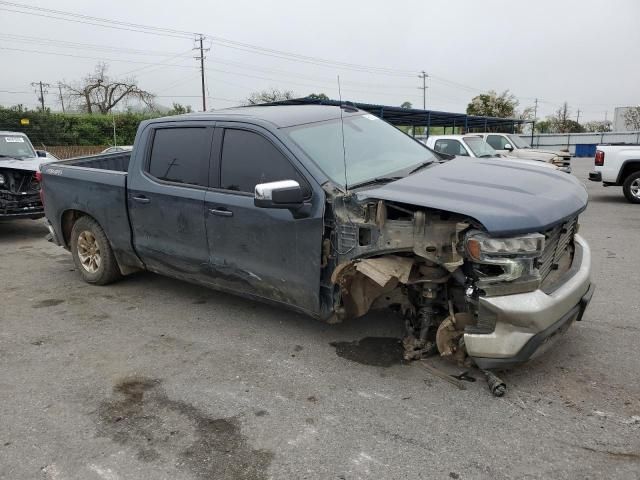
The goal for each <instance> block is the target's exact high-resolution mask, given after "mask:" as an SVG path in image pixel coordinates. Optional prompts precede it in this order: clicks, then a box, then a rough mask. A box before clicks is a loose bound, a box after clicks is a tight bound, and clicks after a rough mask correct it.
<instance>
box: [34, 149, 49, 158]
mask: <svg viewBox="0 0 640 480" xmlns="http://www.w3.org/2000/svg"><path fill="white" fill-rule="evenodd" d="M36 154H37V155H38V157H40V158H47V152H45V151H44V150H36Z"/></svg>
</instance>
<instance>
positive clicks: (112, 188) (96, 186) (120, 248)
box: [41, 152, 141, 266]
mask: <svg viewBox="0 0 640 480" xmlns="http://www.w3.org/2000/svg"><path fill="white" fill-rule="evenodd" d="M130 159H131V152H118V153H109V154H104V155H92V156H89V157H77V158H72V159H69V160H64V161H61V162H53V163H49V164H47V165H46V166H43V167H42V169H41V172H42V188H43V196H44V211H45V215H46V216H47V219H48V220H49V221H50V222H51V225H52V227H53V229H54V231H55V234H56V236H57V238H58V240H59V241H60V243H61V244H63V245H65V246H66V247H69V245H68V236H69V232H67V231H65V227H64V225H65V218H66V217H65V216H66V215H70V214H71V215H88V216H90V217H92V218H94V219H95V220H96V221H97V222H98V223H99V224H100V226H101V227H102V229H103V230H104V231H105V233H106V235H107V238H109V240H110V241H111V246H112V248H113V251H114V253H115V255H116V257H117V258H118V262H119V264H120V265H132V266H135V265H139V264H140V263H141V262H140V260H139V259H138V258H137V255H136V254H135V252H134V250H133V246H132V243H131V227H130V224H129V214H128V210H127V171H128V168H129V160H130Z"/></svg>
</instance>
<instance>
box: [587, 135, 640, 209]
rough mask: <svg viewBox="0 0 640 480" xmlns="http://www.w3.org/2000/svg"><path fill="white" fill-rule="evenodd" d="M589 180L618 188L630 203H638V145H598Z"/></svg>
mask: <svg viewBox="0 0 640 480" xmlns="http://www.w3.org/2000/svg"><path fill="white" fill-rule="evenodd" d="M594 164H595V169H594V171H593V172H590V173H589V180H591V181H594V182H602V185H604V186H605V187H611V186H615V187H620V186H622V193H624V196H625V198H626V199H627V200H628V201H629V202H631V203H640V145H598V146H597V147H596V155H595V158H594Z"/></svg>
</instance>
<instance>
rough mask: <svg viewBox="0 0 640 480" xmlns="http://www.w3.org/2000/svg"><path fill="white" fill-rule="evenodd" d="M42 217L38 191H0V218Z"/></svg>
mask: <svg viewBox="0 0 640 480" xmlns="http://www.w3.org/2000/svg"><path fill="white" fill-rule="evenodd" d="M42 217H44V207H43V206H42V202H41V201H40V195H39V193H25V192H20V193H13V192H7V191H2V192H0V220H2V219H18V218H32V219H35V218H42Z"/></svg>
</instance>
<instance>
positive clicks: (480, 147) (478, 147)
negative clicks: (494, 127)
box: [463, 137, 498, 158]
mask: <svg viewBox="0 0 640 480" xmlns="http://www.w3.org/2000/svg"><path fill="white" fill-rule="evenodd" d="M463 140H464V143H466V144H467V146H468V147H469V148H470V149H471V151H472V152H473V155H474V156H475V157H478V158H488V157H497V156H498V152H496V151H495V150H494V149H493V147H492V146H491V145H489V144H488V143H487V142H485V141H484V140H483V139H482V138H480V137H464V138H463Z"/></svg>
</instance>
